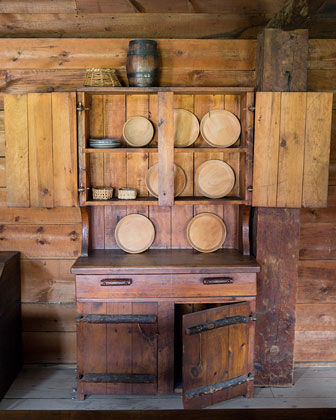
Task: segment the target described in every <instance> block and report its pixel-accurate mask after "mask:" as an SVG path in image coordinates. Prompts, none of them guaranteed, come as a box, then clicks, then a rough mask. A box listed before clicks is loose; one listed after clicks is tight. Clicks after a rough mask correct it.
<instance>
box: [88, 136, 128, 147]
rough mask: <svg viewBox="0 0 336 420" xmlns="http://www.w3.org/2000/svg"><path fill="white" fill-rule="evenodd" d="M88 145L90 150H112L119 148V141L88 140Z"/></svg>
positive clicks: (108, 139) (107, 139)
mask: <svg viewBox="0 0 336 420" xmlns="http://www.w3.org/2000/svg"><path fill="white" fill-rule="evenodd" d="M88 145H89V147H91V148H92V149H113V148H115V147H120V140H119V139H110V138H105V139H89V140H88Z"/></svg>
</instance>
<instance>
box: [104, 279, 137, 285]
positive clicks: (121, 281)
mask: <svg viewBox="0 0 336 420" xmlns="http://www.w3.org/2000/svg"><path fill="white" fill-rule="evenodd" d="M131 284H132V279H103V280H100V285H101V286H130V285H131Z"/></svg>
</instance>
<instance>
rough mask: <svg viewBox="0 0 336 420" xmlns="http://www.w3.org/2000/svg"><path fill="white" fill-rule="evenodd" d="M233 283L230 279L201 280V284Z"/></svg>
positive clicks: (213, 278)
mask: <svg viewBox="0 0 336 420" xmlns="http://www.w3.org/2000/svg"><path fill="white" fill-rule="evenodd" d="M229 283H233V278H232V277H209V278H206V279H203V284H229Z"/></svg>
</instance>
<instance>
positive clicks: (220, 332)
mask: <svg viewBox="0 0 336 420" xmlns="http://www.w3.org/2000/svg"><path fill="white" fill-rule="evenodd" d="M208 299H210V298H208ZM208 299H207V300H208ZM254 310H255V299H254V297H239V298H231V297H225V298H222V299H221V298H212V302H211V303H209V301H207V302H206V303H202V302H200V301H199V299H198V301H197V302H196V303H195V302H194V301H193V300H192V299H190V298H185V299H184V303H180V302H177V301H175V300H174V299H168V300H158V301H154V302H153V301H152V302H148V301H141V299H137V301H131V300H126V299H123V300H122V299H119V300H118V301H108V302H106V301H94V302H88V301H77V314H78V315H77V345H78V359H77V361H78V385H77V395H78V399H84V397H85V395H86V394H138V395H139V394H157V393H158V394H170V393H173V392H174V391H176V390H179V391H181V390H182V391H183V396H184V405H185V406H187V407H188V405H190V408H193V407H194V406H193V401H194V399H197V401H201V402H202V405H201V406H207V405H211V404H214V403H215V402H218V399H219V398H220V400H221V401H222V400H223V399H229V398H232V397H234V396H236V395H246V396H252V395H253V338H254V320H255V318H254ZM217 378H218V379H217ZM209 399H210V400H209ZM213 401H215V402H213ZM197 406H199V405H197Z"/></svg>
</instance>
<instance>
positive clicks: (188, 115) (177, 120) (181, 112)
mask: <svg viewBox="0 0 336 420" xmlns="http://www.w3.org/2000/svg"><path fill="white" fill-rule="evenodd" d="M198 135H199V123H198V119H197V118H196V116H195V115H194V114H193V113H192V112H190V111H187V110H186V109H174V145H175V147H188V146H190V145H191V144H193V143H194V141H195V140H196V139H197V137H198Z"/></svg>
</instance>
